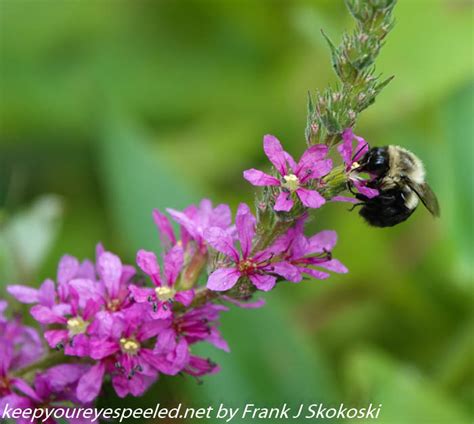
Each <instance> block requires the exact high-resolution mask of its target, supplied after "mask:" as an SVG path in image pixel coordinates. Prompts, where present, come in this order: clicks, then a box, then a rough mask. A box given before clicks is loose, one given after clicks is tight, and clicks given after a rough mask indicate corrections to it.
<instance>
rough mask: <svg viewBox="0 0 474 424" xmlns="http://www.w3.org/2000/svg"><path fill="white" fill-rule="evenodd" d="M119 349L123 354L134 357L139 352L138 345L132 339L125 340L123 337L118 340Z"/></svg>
mask: <svg viewBox="0 0 474 424" xmlns="http://www.w3.org/2000/svg"><path fill="white" fill-rule="evenodd" d="M120 349H122V352H123V353H128V354H129V355H136V354H137V353H138V351H139V350H140V343H138V342H137V341H136V340H134V339H126V338H125V337H122V338H121V339H120Z"/></svg>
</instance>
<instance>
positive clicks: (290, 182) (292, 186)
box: [281, 174, 300, 191]
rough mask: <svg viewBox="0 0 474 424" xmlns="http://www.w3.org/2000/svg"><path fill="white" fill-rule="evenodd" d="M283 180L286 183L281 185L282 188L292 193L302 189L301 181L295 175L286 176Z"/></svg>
mask: <svg viewBox="0 0 474 424" xmlns="http://www.w3.org/2000/svg"><path fill="white" fill-rule="evenodd" d="M283 179H284V180H285V182H284V183H282V184H281V186H282V187H284V188H286V189H288V190H290V191H296V190H298V189H299V188H300V180H299V179H298V177H297V176H296V175H295V174H290V175H285V176H284V177H283Z"/></svg>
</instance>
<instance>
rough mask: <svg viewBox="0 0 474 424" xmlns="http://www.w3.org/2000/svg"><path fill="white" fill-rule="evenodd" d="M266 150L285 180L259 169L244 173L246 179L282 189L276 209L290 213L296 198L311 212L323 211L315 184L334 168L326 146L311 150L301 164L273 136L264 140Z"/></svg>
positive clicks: (306, 153) (260, 184)
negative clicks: (312, 210)
mask: <svg viewBox="0 0 474 424" xmlns="http://www.w3.org/2000/svg"><path fill="white" fill-rule="evenodd" d="M263 149H264V151H265V154H266V155H267V157H268V159H269V160H270V162H271V163H272V164H273V166H274V167H275V169H276V170H277V171H278V173H279V174H280V177H281V178H276V177H273V176H271V175H268V174H266V173H264V172H262V171H259V170H257V169H248V170H246V171H244V178H245V179H246V180H247V181H249V182H250V183H251V184H253V185H255V186H278V187H281V192H280V194H279V195H278V197H277V199H276V202H275V207H274V209H275V210H276V211H285V212H288V211H289V210H291V208H292V207H293V205H294V199H295V197H294V195H293V193H295V194H296V196H297V197H298V198H299V199H300V201H301V203H302V204H303V205H304V206H306V207H308V208H319V207H320V206H322V205H323V204H324V203H325V199H324V197H322V196H321V195H320V194H319V193H318V192H317V191H316V190H313V189H312V188H313V186H314V182H315V180H317V179H318V178H320V177H322V176H324V175H326V174H328V173H329V172H330V171H331V168H332V161H331V159H325V158H326V155H327V153H328V148H327V146H326V145H323V144H318V145H315V146H311V147H310V148H309V149H307V150H306V151H305V152H304V153H303V155H302V156H301V159H300V161H299V162H298V163H296V162H295V160H294V159H293V158H292V157H291V155H290V154H289V153H287V152H285V151H284V150H283V147H282V146H281V144H280V141H278V139H277V138H276V137H274V136H272V135H266V136H265V137H264V138H263Z"/></svg>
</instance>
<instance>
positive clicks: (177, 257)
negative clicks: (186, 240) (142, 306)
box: [129, 243, 194, 319]
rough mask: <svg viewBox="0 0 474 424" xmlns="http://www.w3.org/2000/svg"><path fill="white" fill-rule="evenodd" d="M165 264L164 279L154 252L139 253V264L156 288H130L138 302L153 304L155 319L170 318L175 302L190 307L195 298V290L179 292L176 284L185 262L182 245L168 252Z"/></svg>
mask: <svg viewBox="0 0 474 424" xmlns="http://www.w3.org/2000/svg"><path fill="white" fill-rule="evenodd" d="M163 262H164V263H163V265H164V273H163V274H164V275H163V277H164V278H162V276H161V271H160V265H159V264H158V260H157V258H156V255H155V254H154V253H153V252H148V251H146V250H140V251H139V252H138V253H137V264H138V266H139V267H140V269H141V270H142V271H143V272H144V273H145V274H147V275H148V276H149V277H150V278H151V280H152V282H153V284H154V285H155V288H154V289H152V288H148V287H137V286H135V285H130V286H129V288H130V292H131V293H132V295H133V298H134V300H135V301H136V302H138V303H149V304H151V306H152V311H150V315H151V317H152V318H155V319H161V318H168V317H170V316H171V314H172V309H171V307H172V302H173V301H177V302H179V303H182V304H183V305H184V306H189V305H190V304H191V302H192V300H193V298H194V290H183V291H178V290H177V288H176V284H175V283H176V281H177V279H178V277H179V275H180V273H181V270H182V267H183V262H184V252H183V247H182V245H181V244H179V243H178V244H176V245H175V246H174V247H173V248H172V249H171V250H170V251H168V253H166V255H165V257H164V260H163Z"/></svg>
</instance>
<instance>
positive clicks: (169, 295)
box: [155, 286, 176, 302]
mask: <svg viewBox="0 0 474 424" xmlns="http://www.w3.org/2000/svg"><path fill="white" fill-rule="evenodd" d="M155 293H156V297H157V298H158V299H159V300H161V301H162V302H166V301H167V300H170V299H173V297H174V295H175V294H176V290H175V289H173V288H172V287H168V286H161V287H157V288H156V289H155Z"/></svg>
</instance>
